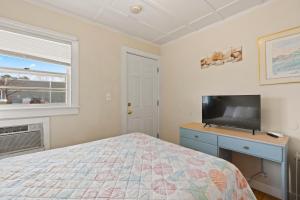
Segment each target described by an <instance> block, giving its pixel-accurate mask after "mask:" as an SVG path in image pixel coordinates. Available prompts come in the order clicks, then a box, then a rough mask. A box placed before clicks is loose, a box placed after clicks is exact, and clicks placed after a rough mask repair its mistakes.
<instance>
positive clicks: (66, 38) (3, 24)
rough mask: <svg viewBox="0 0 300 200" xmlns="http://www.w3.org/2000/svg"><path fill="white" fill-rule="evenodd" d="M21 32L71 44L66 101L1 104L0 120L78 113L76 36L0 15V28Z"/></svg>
mask: <svg viewBox="0 0 300 200" xmlns="http://www.w3.org/2000/svg"><path fill="white" fill-rule="evenodd" d="M1 28H3V29H8V30H12V31H14V30H15V31H18V32H23V33H24V34H27V35H32V36H42V37H45V38H49V39H54V40H57V41H61V42H68V43H71V45H72V50H71V67H70V69H69V73H68V77H67V79H68V80H69V81H67V88H66V89H67V101H66V104H63V105H47V104H43V105H1V106H0V120H1V119H13V118H29V117H45V116H53V115H71V114H78V113H79V41H78V39H77V38H76V37H74V36H71V35H67V34H61V33H57V32H54V31H51V30H47V29H43V28H39V27H35V26H31V25H27V24H23V23H19V22H16V21H13V20H10V19H6V18H3V17H0V29H1Z"/></svg>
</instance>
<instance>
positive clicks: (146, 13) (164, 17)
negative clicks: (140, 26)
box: [112, 0, 180, 33]
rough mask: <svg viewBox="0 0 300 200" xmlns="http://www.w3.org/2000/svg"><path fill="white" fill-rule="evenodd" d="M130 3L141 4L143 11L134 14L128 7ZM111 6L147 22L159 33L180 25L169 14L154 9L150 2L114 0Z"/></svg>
mask: <svg viewBox="0 0 300 200" xmlns="http://www.w3.org/2000/svg"><path fill="white" fill-rule="evenodd" d="M131 5H141V6H142V7H143V11H142V12H141V13H140V14H138V15H134V14H132V13H131V12H130V9H129V8H130V6H131ZM112 7H113V8H114V9H116V10H118V11H120V12H122V13H124V14H126V15H130V16H132V17H134V18H136V19H138V20H139V21H142V22H144V23H145V24H148V25H149V26H151V27H153V28H154V29H156V30H158V31H160V32H161V33H166V32H169V31H172V30H174V29H176V28H177V27H178V26H179V25H180V23H179V22H178V21H175V20H173V19H172V17H171V16H170V15H168V14H166V13H165V12H163V11H162V10H160V9H156V8H155V7H153V6H152V4H149V3H147V2H145V1H142V0H134V1H132V2H131V1H124V0H119V1H115V3H114V4H113V6H112Z"/></svg>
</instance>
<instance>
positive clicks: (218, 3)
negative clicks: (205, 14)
mask: <svg viewBox="0 0 300 200" xmlns="http://www.w3.org/2000/svg"><path fill="white" fill-rule="evenodd" d="M234 1H235V0H207V2H208V3H209V4H210V5H212V6H213V7H214V8H215V9H218V8H221V7H223V6H226V5H229V4H230V3H232V2H234Z"/></svg>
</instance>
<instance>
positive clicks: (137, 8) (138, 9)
mask: <svg viewBox="0 0 300 200" xmlns="http://www.w3.org/2000/svg"><path fill="white" fill-rule="evenodd" d="M142 10H143V7H142V6H141V5H133V6H130V11H131V12H132V13H133V14H139V13H140V12H142Z"/></svg>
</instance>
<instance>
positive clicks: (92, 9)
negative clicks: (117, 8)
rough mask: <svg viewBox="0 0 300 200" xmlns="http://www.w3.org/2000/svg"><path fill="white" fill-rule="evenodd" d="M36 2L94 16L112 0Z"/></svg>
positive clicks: (42, 0) (77, 13)
mask: <svg viewBox="0 0 300 200" xmlns="http://www.w3.org/2000/svg"><path fill="white" fill-rule="evenodd" d="M36 2H37V3H40V4H41V3H42V4H45V5H48V6H52V7H55V8H58V9H61V10H64V11H67V12H70V13H73V14H75V15H80V16H83V17H87V18H93V17H94V16H95V15H96V14H97V12H98V11H99V9H100V8H102V7H104V6H106V4H108V3H110V0H100V1H99V0H84V1H82V0H36Z"/></svg>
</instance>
